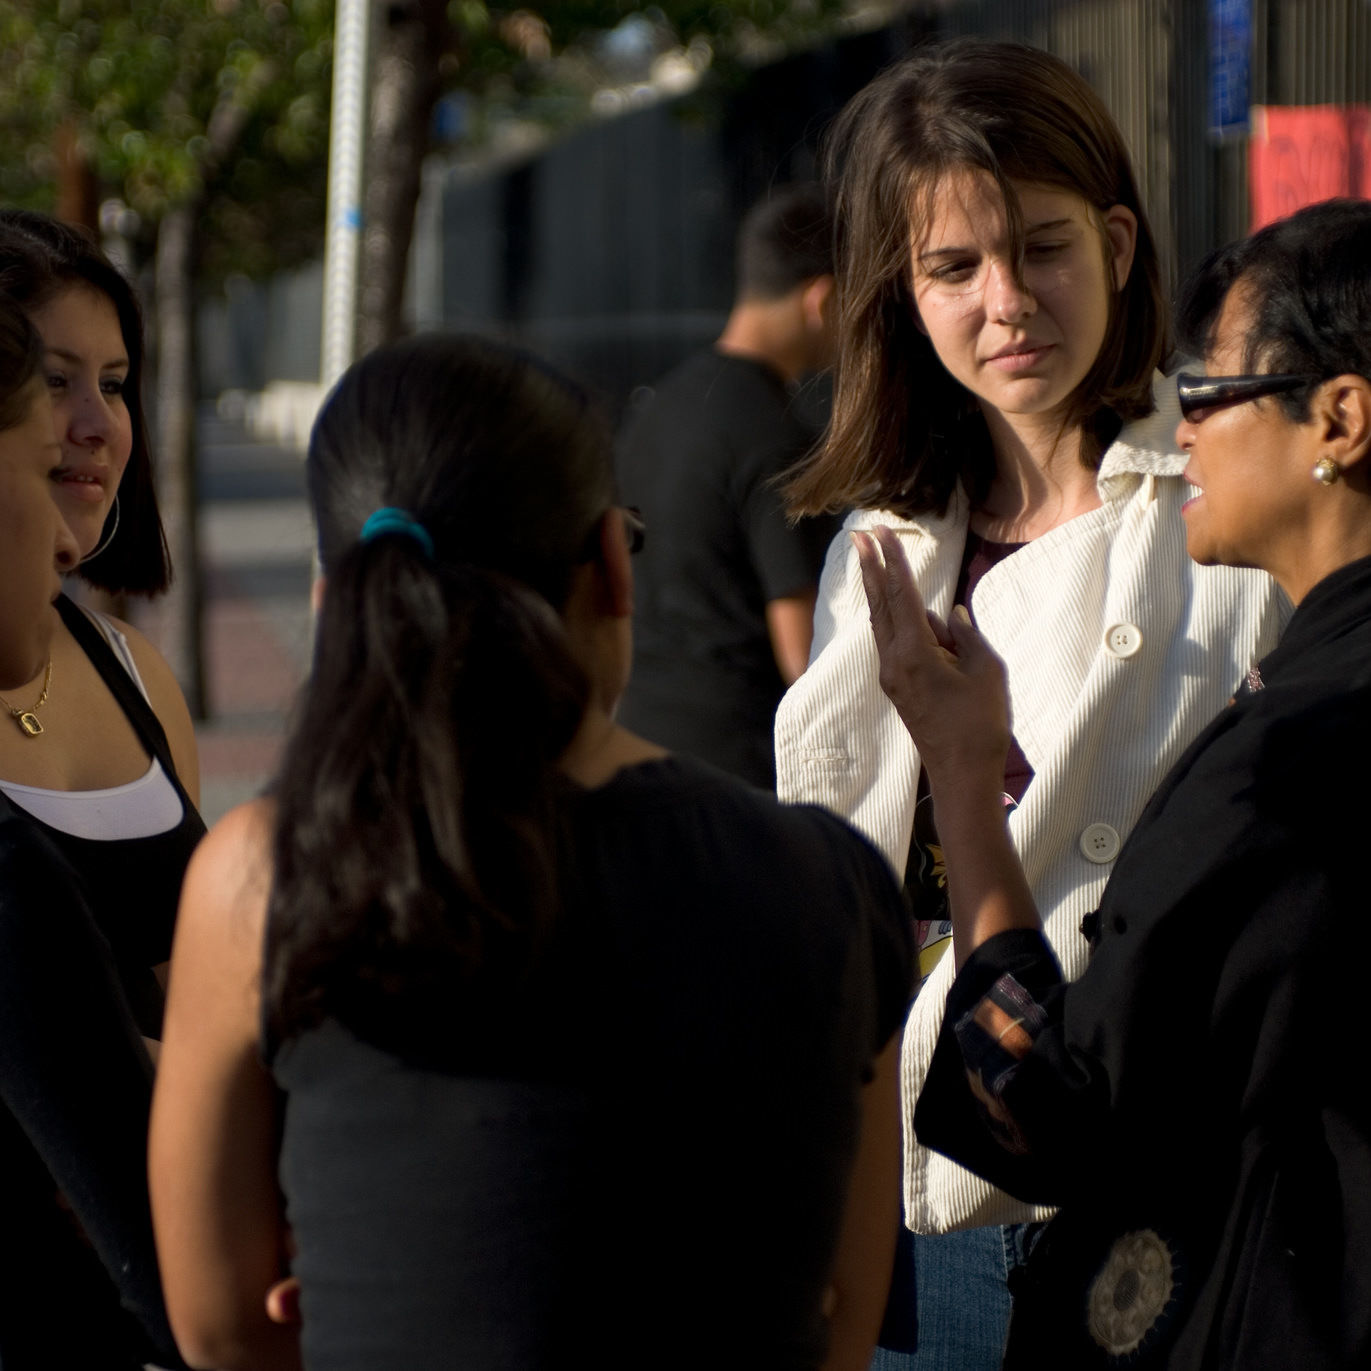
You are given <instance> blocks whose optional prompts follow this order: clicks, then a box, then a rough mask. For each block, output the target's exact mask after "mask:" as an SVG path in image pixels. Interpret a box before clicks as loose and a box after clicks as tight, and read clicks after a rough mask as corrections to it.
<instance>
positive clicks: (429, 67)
mask: <svg viewBox="0 0 1371 1371" xmlns="http://www.w3.org/2000/svg"><path fill="white" fill-rule="evenodd" d="M379 4H380V11H381V19H380V23H379V25H378V34H377V46H376V58H375V61H374V63H373V64H372V73H373V75H372V82H371V116H370V120H369V124H368V129H367V151H366V192H365V199H364V203H363V231H362V248H361V260H360V263H359V274H360V285H361V289H360V291H359V296H358V309H357V352H358V355H359V356H360V355H361V354H362V353H365V352H369V351H370V350H371V349H372V348H374V347H378V346H379V345H380V344H382V343H388V342H390V341H391V340H392V339H394V338H398V337H399V336H400V332H401V328H402V324H401V314H400V311H401V307H402V305H403V303H404V293H405V273H406V268H407V266H408V262H409V244H410V238H411V236H412V235H413V233H414V211H415V207H416V206H417V205H418V202H419V184H420V173H421V170H422V168H423V163H424V156H425V154H426V153H427V152H428V146H429V128H430V124H431V121H432V118H433V106H434V103H435V102H436V101H437V99H438V95H439V93H440V89H441V87H440V82H439V70H438V64H439V59H440V58H441V56H442V54H443V52H444V50H445V48H446V47H447V46H448V43H449V27H448V19H447V3H446V0H379Z"/></svg>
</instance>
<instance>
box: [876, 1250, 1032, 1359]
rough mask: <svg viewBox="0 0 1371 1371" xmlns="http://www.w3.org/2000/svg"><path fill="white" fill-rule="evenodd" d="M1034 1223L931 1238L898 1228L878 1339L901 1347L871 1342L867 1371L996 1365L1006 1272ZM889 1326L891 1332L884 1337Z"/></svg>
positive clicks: (1023, 1257) (1004, 1317) (1006, 1300)
mask: <svg viewBox="0 0 1371 1371" xmlns="http://www.w3.org/2000/svg"><path fill="white" fill-rule="evenodd" d="M1042 1227H1043V1225H1042V1224H1037V1223H1029V1224H1023V1223H1018V1224H1011V1225H1010V1226H1009V1227H1007V1228H968V1229H964V1230H963V1231H961V1232H957V1233H945V1234H941V1235H939V1236H937V1237H925V1236H924V1235H923V1234H920V1233H910V1232H909V1231H908V1230H906V1229H901V1231H900V1238H899V1242H900V1245H901V1251H900V1253H899V1254H898V1256H897V1258H896V1262H895V1272H896V1280H897V1281H898V1282H899V1288H897V1289H892V1290H891V1292H890V1305H891V1308H890V1310H889V1311H888V1312H887V1314H886V1334H887V1336H886V1341H889V1342H892V1343H894V1342H896V1341H898V1342H899V1343H900V1346H901V1349H902V1350H895V1349H894V1348H893V1347H884V1346H883V1347H878V1348H877V1349H876V1353H875V1356H873V1357H872V1359H871V1371H998V1368H999V1365H1000V1361H1001V1358H1002V1357H1003V1355H1004V1343H1005V1336H1006V1334H1007V1333H1008V1331H1009V1311H1010V1308H1011V1300H1010V1295H1009V1277H1010V1274H1011V1272H1013V1271H1015V1270H1016V1269H1017V1268H1018V1267H1020V1266H1022V1265H1023V1263H1024V1262H1025V1261H1027V1259H1028V1253H1029V1252H1030V1251H1031V1249H1032V1247H1033V1243H1034V1242H1035V1241H1036V1239H1037V1236H1038V1234H1039V1233H1040V1232H1041V1231H1042ZM911 1310H913V1311H914V1312H915V1313H916V1315H917V1330H916V1329H915V1327H914V1325H915V1322H916V1321H915V1320H914V1319H910V1318H908V1313H909V1312H910V1311H911ZM901 1313H903V1314H904V1315H905V1316H906V1317H904V1318H903V1319H901V1318H900V1317H899V1316H900V1314H901ZM892 1330H895V1332H896V1336H893V1337H892V1336H888V1334H889V1333H890V1332H891V1331H892ZM901 1330H902V1331H903V1334H904V1336H900V1331H901ZM910 1335H914V1336H913V1337H911V1336H910ZM911 1342H913V1344H914V1345H913V1346H912V1347H911Z"/></svg>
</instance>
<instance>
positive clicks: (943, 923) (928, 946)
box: [904, 776, 1018, 986]
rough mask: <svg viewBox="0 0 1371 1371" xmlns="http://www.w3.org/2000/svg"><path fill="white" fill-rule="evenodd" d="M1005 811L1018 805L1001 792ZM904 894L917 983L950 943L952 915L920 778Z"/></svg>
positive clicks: (930, 798) (930, 803)
mask: <svg viewBox="0 0 1371 1371" xmlns="http://www.w3.org/2000/svg"><path fill="white" fill-rule="evenodd" d="M1004 807H1005V809H1006V811H1008V810H1012V809H1016V808H1017V807H1018V805H1017V802H1016V801H1015V799H1014V797H1013V796H1012V795H1009V794H1005V796H1004ZM904 889H905V898H906V899H907V900H908V901H909V907H910V912H911V913H912V915H913V917H914V945H915V946H916V947H917V948H918V950H919V985H920V986H922V985H923V983H924V982H925V981H926V980H927V979H928V978H929V976H930V975H932V973H933V968H934V967H935V966H937V965H938V962H939V961H940V960H941V958H942V955H943V953H944V952H946V951H947V949H948V948H949V947H951V946H952V919H951V917H950V911H949V910H948V905H947V867H946V865H945V864H944V862H943V849H942V844H941V843H940V842H939V841H938V825H937V822H936V820H935V818H934V815H933V796H932V794H931V793H930V792H929V789H928V785H927V782H926V781H925V779H924V778H923V777H922V776H921V777H920V778H919V797H918V800H917V801H916V803H915V805H914V831H913V833H912V834H911V835H910V839H909V861H908V863H907V864H906V866H905V876H904Z"/></svg>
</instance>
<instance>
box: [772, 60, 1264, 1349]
mask: <svg viewBox="0 0 1371 1371" xmlns="http://www.w3.org/2000/svg"><path fill="white" fill-rule="evenodd" d="M829 171H830V175H831V177H832V180H833V183H834V187H835V193H836V211H837V222H838V245H837V246H838V305H839V311H840V323H839V329H840V361H839V366H838V372H837V385H836V393H835V400H834V410H833V418H832V422H831V425H830V428H829V431H828V433H827V435H826V438H825V441H824V444H823V445H822V447H821V448H820V449H819V451H818V452H817V453H816V454H815V456H814V457H813V458H812V459H811V460H810V461H809V462H808V463H807V464H806V465H805V466H804V467H803V468H801V470H800V471H799V473H798V474H797V476H796V477H795V479H794V480H793V482H792V485H791V488H790V494H791V506H792V509H793V510H794V512H796V513H804V514H809V513H817V512H819V511H821V510H828V511H834V510H838V509H842V508H855V509H856V511H857V512H856V513H854V514H852V515H851V516H850V517H849V519H848V522H847V526H846V527H847V529H848V530H860V529H865V528H871V527H873V526H875V525H876V524H885V525H888V526H889V527H891V528H893V529H894V530H895V531H896V532H897V534H898V536H899V538H900V542H901V545H902V547H903V549H904V552H905V555H906V557H907V558H908V560H909V563H910V566H911V568H912V570H913V573H914V576H915V579H916V581H917V584H918V586H919V589H920V592H921V594H922V595H923V597H924V600H925V602H926V603H927V605H928V608H929V609H930V610H932V611H934V612H936V613H938V614H940V615H943V616H946V615H947V614H949V613H950V612H951V611H952V609H953V606H954V605H957V604H963V605H966V606H967V607H968V608H969V610H970V613H971V615H972V616H973V618H974V619H975V622H976V624H977V626H978V627H979V628H980V630H981V632H982V633H983V634H984V635H985V636H986V638H987V639H988V640H989V641H990V643H991V644H992V645H993V646H994V647H995V649H996V651H997V652H999V654H1000V655H1001V656H1002V657H1003V658H1004V660H1005V662H1006V665H1007V667H1008V674H1009V689H1010V695H1011V701H1012V707H1013V726H1014V742H1015V746H1014V747H1013V748H1012V749H1011V756H1010V759H1009V762H1008V765H1007V768H1006V776H1005V804H1006V808H1007V810H1009V816H1008V822H1009V827H1010V832H1011V834H1012V836H1013V839H1014V842H1015V845H1016V847H1017V849H1018V851H1019V854H1020V857H1021V858H1022V861H1023V864H1024V868H1025V871H1026V873H1027V875H1028V879H1029V882H1030V884H1031V886H1032V889H1033V893H1034V896H1035V898H1036V901H1037V905H1038V908H1039V909H1040V910H1041V911H1042V912H1043V917H1044V923H1045V925H1046V932H1047V936H1048V938H1049V940H1050V942H1051V944H1052V946H1053V949H1054V951H1055V952H1056V954H1057V956H1058V958H1059V959H1060V961H1061V963H1062V967H1063V969H1064V971H1065V973H1066V974H1067V975H1068V976H1075V975H1079V974H1080V972H1081V971H1082V970H1083V968H1084V965H1085V960H1086V950H1087V949H1086V941H1085V938H1084V937H1083V936H1082V935H1081V933H1080V923H1081V918H1082V916H1083V915H1085V914H1087V913H1089V912H1090V911H1091V910H1092V909H1094V908H1095V906H1096V903H1097V902H1098V897H1099V895H1100V892H1101V891H1102V889H1103V887H1104V884H1105V881H1106V880H1107V878H1108V876H1109V872H1110V869H1111V865H1112V862H1113V858H1114V856H1115V855H1116V853H1117V852H1118V849H1119V846H1120V844H1121V842H1122V840H1123V839H1124V837H1126V835H1127V834H1128V831H1129V829H1130V828H1131V827H1132V825H1133V823H1134V821H1135V820H1136V819H1137V817H1138V814H1139V812H1140V810H1141V808H1142V805H1143V802H1144V801H1145V800H1146V798H1147V797H1148V795H1149V794H1151V792H1152V790H1153V789H1154V788H1155V787H1156V784H1157V782H1158V781H1159V780H1160V778H1161V777H1162V776H1163V775H1164V774H1165V773H1166V771H1167V770H1168V769H1169V767H1170V766H1171V765H1172V763H1173V762H1174V761H1175V760H1176V758H1177V757H1178V756H1179V754H1180V753H1181V751H1182V750H1183V749H1184V747H1185V746H1186V744H1187V743H1188V742H1189V741H1190V740H1191V739H1192V738H1193V737H1194V736H1195V734H1196V733H1198V731H1199V730H1200V728H1201V727H1202V726H1203V725H1204V724H1205V723H1207V722H1208V720H1209V719H1210V718H1211V717H1212V716H1213V715H1214V714H1215V713H1216V712H1217V711H1218V710H1219V708H1220V707H1221V706H1222V705H1223V704H1224V702H1225V701H1226V700H1227V699H1228V698H1229V696H1230V695H1231V694H1232V692H1233V690H1234V688H1235V687H1236V686H1237V685H1238V683H1239V681H1240V680H1241V679H1242V678H1243V676H1244V674H1245V672H1246V671H1247V670H1248V668H1249V667H1250V666H1251V664H1252V663H1253V662H1254V661H1255V660H1256V658H1257V657H1258V656H1259V655H1260V654H1261V653H1263V652H1265V651H1266V650H1267V649H1269V648H1270V647H1271V646H1272V645H1273V643H1274V642H1275V639H1276V635H1277V632H1278V630H1279V626H1280V622H1281V619H1282V617H1283V615H1284V612H1285V604H1284V601H1283V599H1282V597H1281V596H1280V593H1279V592H1278V591H1277V590H1276V589H1275V587H1274V586H1273V584H1272V583H1271V582H1270V581H1269V580H1268V578H1267V577H1266V576H1264V575H1262V574H1261V573H1258V572H1254V571H1243V570H1234V569H1231V568H1227V567H1211V568H1201V567H1196V566H1193V565H1192V564H1191V563H1190V562H1189V560H1188V558H1187V556H1186V550H1185V533H1184V528H1183V526H1182V524H1181V521H1180V517H1179V510H1180V506H1181V504H1182V503H1183V501H1184V500H1185V498H1186V496H1187V493H1188V487H1187V486H1186V484H1185V482H1184V481H1183V479H1182V477H1181V469H1182V467H1183V466H1184V464H1185V458H1184V456H1183V455H1182V454H1181V453H1179V452H1177V451H1176V450H1175V449H1174V446H1173V442H1172V437H1171V435H1172V434H1174V432H1175V428H1176V420H1177V415H1176V413H1175V398H1174V387H1167V386H1161V385H1159V384H1158V382H1159V381H1160V373H1159V368H1160V366H1161V365H1162V362H1163V359H1164V356H1165V354H1166V350H1167V336H1166V335H1167V312H1166V305H1165V300H1164V297H1163V294H1162V291H1161V287H1160V274H1159V270H1158V265H1157V257H1156V250H1155V247H1154V244H1153V241H1152V236H1151V232H1150V230H1149V227H1148V224H1147V219H1146V216H1145V214H1144V211H1143V209H1142V206H1141V204H1140V202H1139V198H1138V193H1137V188H1136V184H1135V181H1134V177H1133V172H1132V169H1131V166H1130V164H1129V159H1128V153H1127V150H1126V148H1125V146H1124V142H1123V138H1122V136H1121V135H1120V133H1119V131H1118V129H1117V127H1116V126H1115V124H1114V122H1113V120H1112V119H1111V117H1110V115H1109V113H1108V111H1107V110H1106V109H1105V107H1104V105H1103V103H1102V102H1101V101H1100V99H1099V97H1098V96H1097V95H1096V94H1095V93H1094V92H1093V91H1092V90H1091V89H1090V87H1089V86H1088V85H1087V84H1086V82H1085V81H1084V80H1083V79H1082V78H1081V77H1080V76H1078V75H1077V74H1076V73H1075V72H1073V71H1072V70H1071V69H1070V68H1068V67H1067V66H1065V65H1064V64H1063V63H1061V62H1060V61H1058V60H1057V59H1056V58H1054V57H1051V56H1049V55H1048V54H1047V53H1044V52H1040V51H1038V50H1036V49H1033V48H1028V47H1023V46H1020V45H1015V44H1004V43H987V42H981V41H959V42H954V43H948V44H942V45H935V46H930V47H927V48H924V49H921V50H920V51H919V52H917V53H915V54H914V55H913V56H912V57H910V58H909V59H907V60H905V61H904V62H902V63H900V64H898V65H897V66H895V67H893V68H891V69H890V70H888V71H887V72H885V73H884V74H883V75H882V76H880V77H879V78H877V80H876V81H874V82H873V83H872V84H871V85H870V86H868V87H867V88H866V89H865V90H864V91H862V92H861V93H860V94H859V95H858V96H857V97H856V98H855V99H854V100H853V101H852V102H851V104H849V106H848V107H847V109H846V110H845V111H844V113H843V114H842V115H841V116H840V118H839V121H838V123H837V125H836V126H835V128H834V131H833V133H832V135H831V139H830V145H829ZM776 758H777V781H778V789H779V791H780V793H781V796H782V797H783V798H784V799H787V800H805V801H814V802H818V803H821V804H825V805H827V806H829V807H830V808H832V809H834V810H836V811H837V812H838V813H840V814H842V815H843V816H844V817H846V818H848V819H849V820H851V821H852V822H853V823H855V824H856V826H857V827H858V828H860V829H862V830H863V831H865V832H866V833H867V834H868V836H869V837H871V839H872V840H873V841H874V842H875V843H876V844H877V845H878V846H879V847H880V848H881V850H882V851H883V852H884V853H885V854H886V856H887V857H888V858H889V860H890V862H891V864H892V866H893V867H894V868H895V870H896V872H897V873H900V874H903V876H904V878H905V885H906V889H907V891H908V892H909V895H910V899H911V905H912V914H913V917H914V918H915V919H917V920H918V923H919V935H920V941H921V946H922V953H921V970H922V973H923V976H924V978H925V979H924V985H923V988H922V991H921V993H919V994H918V996H917V998H916V999H915V1001H914V1005H913V1008H912V1010H911V1013H910V1016H909V1020H908V1023H907V1026H906V1029H905V1037H904V1049H903V1054H902V1062H901V1073H902V1085H903V1100H904V1125H905V1142H906V1147H905V1168H904V1207H905V1221H906V1225H907V1227H908V1229H909V1230H911V1231H912V1233H913V1235H915V1236H912V1237H910V1238H909V1239H908V1240H907V1242H906V1244H905V1246H904V1247H903V1248H902V1250H901V1254H900V1258H899V1260H897V1264H896V1272H895V1279H894V1285H893V1289H892V1294H891V1302H890V1308H889V1310H888V1313H887V1319H886V1327H885V1330H884V1332H883V1336H882V1344H883V1348H884V1349H886V1350H883V1351H879V1352H878V1354H877V1361H876V1363H875V1365H877V1366H887V1367H897V1366H899V1367H918V1368H925V1367H954V1368H958V1371H968V1369H970V1368H979V1367H987V1368H989V1367H994V1366H998V1364H999V1357H1000V1352H1001V1349H1002V1345H1003V1338H1004V1333H1005V1330H1006V1328H1007V1323H1008V1315H1009V1308H1010V1297H1009V1288H1008V1277H1009V1274H1010V1272H1011V1271H1012V1269H1013V1268H1014V1266H1015V1265H1016V1264H1017V1262H1018V1261H1019V1260H1021V1259H1022V1256H1023V1254H1024V1251H1025V1247H1026V1244H1028V1243H1030V1242H1031V1241H1032V1238H1033V1236H1034V1232H1035V1230H1034V1229H1033V1227H1032V1224H1033V1222H1034V1221H1036V1220H1039V1219H1042V1218H1045V1217H1047V1211H1041V1210H1034V1209H1032V1208H1030V1207H1028V1206H1026V1205H1023V1204H1021V1203H1019V1202H1018V1201H1015V1200H1013V1199H1011V1198H1010V1197H1009V1196H1007V1195H1005V1194H1003V1193H1001V1192H999V1191H996V1190H994V1189H993V1188H992V1187H991V1186H989V1185H988V1184H987V1183H985V1182H983V1181H981V1180H979V1179H977V1178H976V1177H974V1176H972V1175H971V1174H970V1173H969V1172H967V1171H964V1170H962V1169H961V1168H959V1167H957V1166H956V1165H955V1164H953V1163H952V1162H950V1161H948V1160H947V1159H946V1158H943V1157H941V1156H937V1155H934V1154H932V1153H930V1152H929V1151H928V1150H927V1149H925V1148H923V1147H921V1146H920V1144H919V1140H918V1138H917V1136H916V1134H915V1132H914V1129H913V1109H914V1103H915V1101H916V1099H917V1097H918V1093H919V1090H920V1088H921V1085H922V1082H923V1078H924V1074H925V1072H926V1069H927V1066H928V1062H929V1058H930V1057H931V1055H932V1051H933V1045H934V1042H935V1040H936V1037H937V1033H938V1029H939V1027H940V1025H941V1021H942V1015H943V1006H944V1001H945V998H946V992H947V988H948V985H949V984H950V982H951V979H952V978H951V974H950V973H951V971H952V965H951V959H950V958H947V959H945V960H941V959H940V956H939V954H940V952H941V950H942V947H943V945H944V944H943V942H942V940H943V939H944V938H945V937H946V936H947V934H948V932H950V926H949V925H948V924H947V923H946V917H947V910H946V899H945V890H944V882H943V876H942V868H941V852H940V847H939V844H938V840H937V831H936V819H935V816H934V815H933V812H932V804H931V799H930V797H929V794H928V788H927V785H926V783H921V780H920V767H919V758H918V754H917V752H916V751H915V748H914V746H913V743H912V742H911V740H910V737H909V735H908V733H907V732H906V730H905V728H904V726H903V724H902V723H901V722H900V719H899V717H898V715H897V714H896V712H895V710H894V708H893V707H892V706H891V705H890V703H889V702H888V701H887V700H886V698H885V696H884V695H883V694H882V692H881V687H880V682H879V680H878V661H877V655H876V650H875V646H874V643H873V640H872V635H871V628H870V623H869V614H868V610H867V605H866V600H865V596H864V594H863V590H862V580H861V573H860V570H859V567H858V563H857V557H856V552H855V550H854V548H853V547H852V546H851V539H850V538H848V537H840V538H839V539H838V540H837V541H836V542H835V543H834V544H833V547H832V549H831V550H830V552H829V557H828V563H827V566H826V568H825V570H824V575H823V581H822V585H821V588H820V594H819V603H818V608H817V611H816V616H815V638H814V649H813V654H812V659H811V664H810V667H809V670H808V671H807V672H806V673H805V675H804V676H802V677H801V678H800V680H799V682H798V683H797V684H796V685H795V686H794V687H793V688H792V690H791V691H790V693H789V694H788V695H787V696H786V698H785V700H784V702H783V703H782V705H781V708H780V711H779V713H778V715H777V723H776ZM1120 1183H1121V1184H1126V1183H1127V1181H1126V1178H1120ZM1001 1225H1003V1226H1004V1227H1001ZM954 1230H971V1231H969V1232H960V1231H954ZM916 1291H917V1303H916V1299H915V1294H916Z"/></svg>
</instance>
